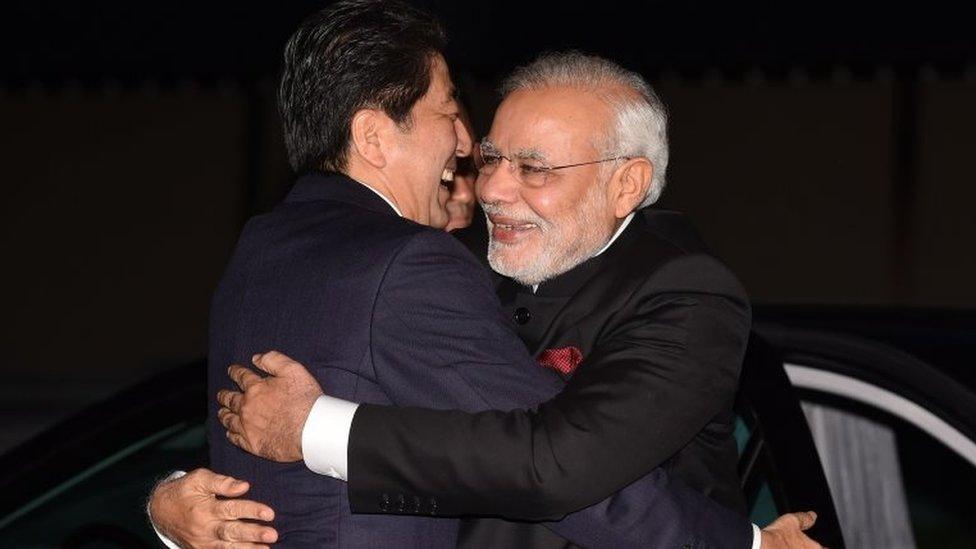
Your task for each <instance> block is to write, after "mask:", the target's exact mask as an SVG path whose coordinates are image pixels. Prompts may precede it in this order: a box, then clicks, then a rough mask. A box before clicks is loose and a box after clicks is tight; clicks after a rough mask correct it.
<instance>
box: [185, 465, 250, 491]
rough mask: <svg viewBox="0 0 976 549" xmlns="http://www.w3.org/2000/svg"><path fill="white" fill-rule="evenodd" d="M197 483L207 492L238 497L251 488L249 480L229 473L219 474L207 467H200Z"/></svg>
mask: <svg viewBox="0 0 976 549" xmlns="http://www.w3.org/2000/svg"><path fill="white" fill-rule="evenodd" d="M198 471H200V473H199V474H198V479H197V484H198V486H199V487H200V488H201V489H202V490H203V491H204V492H206V493H207V494H213V495H218V496H224V497H238V496H240V495H242V494H244V493H246V492H247V490H248V489H249V488H250V486H249V485H248V483H247V482H245V481H243V480H237V479H236V478H234V477H229V476H227V475H219V474H217V473H214V472H213V471H210V470H207V469H198Z"/></svg>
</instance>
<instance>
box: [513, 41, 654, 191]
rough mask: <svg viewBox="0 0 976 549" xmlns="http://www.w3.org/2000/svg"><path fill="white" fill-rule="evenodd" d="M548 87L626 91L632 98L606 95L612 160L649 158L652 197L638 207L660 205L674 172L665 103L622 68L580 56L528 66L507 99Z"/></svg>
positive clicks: (553, 57)
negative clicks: (670, 165)
mask: <svg viewBox="0 0 976 549" xmlns="http://www.w3.org/2000/svg"><path fill="white" fill-rule="evenodd" d="M548 86H571V87H575V88H583V89H588V90H594V91H596V92H597V93H600V92H601V91H606V89H607V88H608V87H615V86H620V87H625V88H629V89H630V90H633V91H634V92H635V94H636V97H634V96H632V95H630V94H612V93H603V94H601V95H604V97H605V100H606V101H607V102H608V103H609V104H610V106H611V108H612V109H613V111H614V121H613V124H612V126H611V128H608V133H609V135H607V136H604V147H605V152H606V154H607V156H631V157H644V158H647V159H648V160H649V161H650V162H651V164H652V165H653V166H654V174H653V176H652V177H651V185H650V188H649V189H648V191H647V196H645V197H644V200H643V201H642V202H641V203H640V205H639V206H638V207H639V208H643V207H644V206H649V205H651V204H653V203H654V202H656V201H657V199H658V197H660V196H661V191H663V190H664V182H665V179H664V175H665V172H667V168H668V113H667V109H666V108H665V107H664V103H662V102H661V99H660V98H659V97H658V96H657V94H656V93H655V92H654V89H653V88H651V86H650V84H648V83H647V81H646V80H644V77H642V76H641V75H639V74H637V73H636V72H633V71H629V70H627V69H625V68H623V67H621V66H620V65H618V64H616V63H614V62H613V61H609V60H607V59H603V58H602V57H597V56H594V55H586V54H583V53H580V52H575V51H569V52H557V53H545V54H542V55H541V56H539V57H538V58H536V60H535V61H532V62H531V63H529V64H528V65H523V66H521V67H519V68H517V69H515V71H513V72H512V74H511V75H510V76H509V77H508V78H506V79H505V81H504V82H503V83H502V86H501V93H502V96H503V97H504V96H506V95H508V94H510V93H512V92H514V91H518V90H532V89H539V88H545V87H548Z"/></svg>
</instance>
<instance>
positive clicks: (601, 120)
mask: <svg viewBox="0 0 976 549" xmlns="http://www.w3.org/2000/svg"><path fill="white" fill-rule="evenodd" d="M609 118H610V107H609V105H608V104H607V102H606V101H604V100H603V99H600V98H597V97H593V96H592V95H590V94H587V93H586V92H585V91H583V90H579V89H575V88H569V87H548V88H542V89H537V90H519V91H515V92H512V93H510V94H509V95H508V96H507V97H506V98H505V99H504V100H503V101H502V103H501V105H499V107H498V110H497V111H496V113H495V119H494V121H493V122H492V126H491V131H490V132H489V134H488V137H487V139H488V140H489V141H490V142H491V144H493V145H494V146H495V147H496V148H497V149H498V150H499V151H502V152H505V153H508V154H518V153H519V152H528V151H531V152H533V153H535V154H533V156H536V155H542V156H545V157H547V158H548V159H549V160H552V161H562V160H565V159H572V158H579V157H581V156H582V157H588V156H591V155H593V154H595V153H597V152H598V149H599V148H600V147H601V146H602V143H603V142H604V141H605V139H606V135H607V126H608V122H609Z"/></svg>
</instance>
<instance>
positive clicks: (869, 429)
mask: <svg viewBox="0 0 976 549" xmlns="http://www.w3.org/2000/svg"><path fill="white" fill-rule="evenodd" d="M974 327H976V315H973V314H969V313H938V314H936V313H932V312H927V313H918V312H916V313H911V312H908V313H905V312H902V313H897V312H891V311H886V312H883V313H882V312H873V311H853V310H842V309H796V308H789V309H783V308H780V309H759V310H758V311H757V321H756V323H755V329H754V334H753V337H752V339H751V341H750V345H749V349H748V353H747V356H746V361H745V364H744V368H743V375H742V390H741V391H740V396H739V399H738V402H737V412H738V414H739V419H738V422H737V429H736V436H737V440H738V442H739V451H740V464H739V470H740V476H741V478H742V485H743V489H744V491H745V493H746V495H747V498H748V500H749V503H750V512H751V518H752V520H753V521H754V522H756V523H757V524H760V525H764V524H766V523H768V522H769V521H770V520H772V519H773V518H775V517H776V516H777V515H779V514H780V513H783V512H785V511H792V510H804V509H814V510H816V511H817V512H818V515H819V518H818V523H817V526H816V527H815V529H814V530H813V532H812V535H813V536H814V537H815V538H816V539H817V540H818V541H820V542H821V543H823V544H824V545H826V546H829V547H842V546H845V545H846V546H848V547H973V546H974V543H976V526H974V525H976V505H974V504H973V503H972V500H971V497H972V496H971V494H973V493H974V492H976V384H974V378H976V375H974V374H976V369H974V368H973V367H974V365H973V363H972V362H973V358H974V357H976V352H974V351H976V340H974V334H976V329H974ZM906 351H908V352H906ZM909 352H910V354H909ZM205 385H206V383H205V368H204V364H203V363H202V362H199V363H195V364H189V365H186V366H183V367H180V368H176V369H173V370H171V371H168V372H165V373H163V374H160V375H158V376H156V377H154V378H152V379H150V380H147V381H145V382H143V383H140V384H139V385H136V386H134V387H132V388H130V389H129V390H127V391H125V392H123V393H121V394H119V395H117V396H115V397H114V398H111V399H109V400H107V401H105V402H102V403H100V404H98V405H96V406H93V407H91V408H89V409H88V410H86V411H84V412H83V413H81V414H78V415H77V416H75V417H73V418H71V419H69V420H67V421H65V422H63V423H61V424H60V425H58V426H56V427H54V428H52V429H50V430H49V431H47V432H45V433H43V434H42V435H40V436H38V437H36V438H35V439H33V440H31V441H29V442H27V443H25V444H23V445H22V446H20V447H18V448H16V449H14V450H12V451H10V452H8V453H7V454H5V455H4V456H2V457H0V493H3V494H4V497H3V499H2V504H0V547H58V546H61V547H158V546H159V542H158V541H157V539H156V537H155V535H154V533H153V531H152V529H151V528H150V527H149V525H148V523H147V521H146V518H145V516H146V515H145V499H146V495H147V494H148V492H149V490H150V488H151V486H152V485H153V484H154V482H155V481H156V480H157V479H158V478H159V477H160V476H162V475H164V474H165V473H166V472H168V471H169V470H171V469H173V468H176V467H180V468H190V467H194V466H199V465H204V464H205V455H206V449H205V435H204V433H205V428H204V421H205V402H206V399H207V398H208V397H207V395H206V394H205V393H206V391H205Z"/></svg>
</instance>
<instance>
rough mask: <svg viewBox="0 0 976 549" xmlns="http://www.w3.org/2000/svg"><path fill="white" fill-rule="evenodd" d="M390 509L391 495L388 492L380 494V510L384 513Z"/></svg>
mask: <svg viewBox="0 0 976 549" xmlns="http://www.w3.org/2000/svg"><path fill="white" fill-rule="evenodd" d="M389 510H390V496H389V495H388V494H383V495H382V496H380V511H383V512H384V513H385V512H387V511H389Z"/></svg>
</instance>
